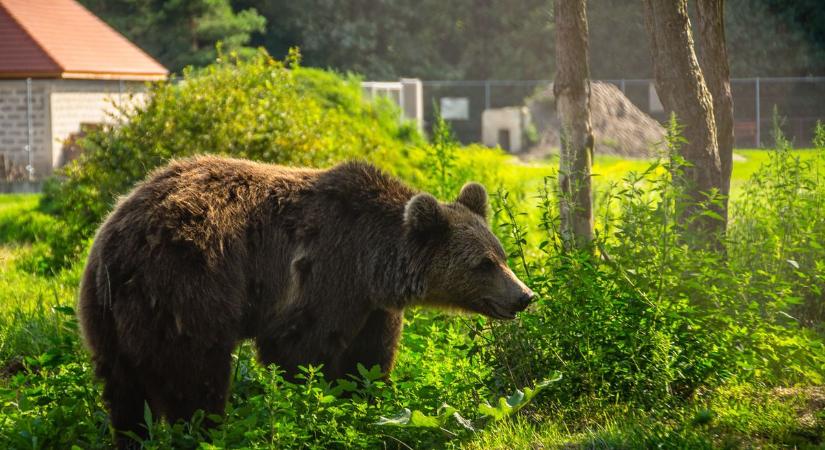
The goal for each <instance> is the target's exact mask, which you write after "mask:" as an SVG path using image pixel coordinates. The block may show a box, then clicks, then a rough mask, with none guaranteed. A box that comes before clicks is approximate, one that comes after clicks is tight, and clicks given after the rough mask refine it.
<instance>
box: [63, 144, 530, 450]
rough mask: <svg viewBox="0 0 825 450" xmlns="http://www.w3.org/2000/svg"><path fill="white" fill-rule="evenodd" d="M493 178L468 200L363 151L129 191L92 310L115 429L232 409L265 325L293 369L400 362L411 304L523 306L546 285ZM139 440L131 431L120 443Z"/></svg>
mask: <svg viewBox="0 0 825 450" xmlns="http://www.w3.org/2000/svg"><path fill="white" fill-rule="evenodd" d="M486 211H487V193H486V191H485V190H484V187H482V186H481V185H479V184H476V183H469V184H467V185H465V186H464V188H463V189H462V190H461V193H460V194H459V196H458V198H457V199H456V201H455V202H454V203H447V204H445V203H440V202H438V201H437V200H436V199H435V198H434V197H433V196H431V195H429V194H426V193H416V192H415V191H414V190H413V189H411V188H409V187H407V186H405V185H404V184H403V183H401V182H400V181H398V180H397V179H395V178H393V177H391V176H388V175H386V174H385V173H383V172H382V171H380V170H378V169H376V168H375V167H373V166H371V165H369V164H364V163H356V162H352V163H345V164H341V165H338V166H336V167H333V168H331V169H328V170H312V169H296V168H287V167H281V166H275V165H269V164H262V163H255V162H251V161H245V160H238V159H226V158H219V157H210V156H203V157H196V158H191V159H185V160H180V161H175V162H172V163H171V164H169V165H168V166H166V167H164V168H161V169H159V170H156V171H155V172H153V173H152V174H151V175H150V176H149V177H148V178H147V180H146V181H144V182H142V183H140V184H139V185H138V186H137V187H135V188H134V190H133V191H132V192H131V193H130V194H128V195H127V196H125V197H124V198H123V199H121V200H120V202H119V203H118V205H117V207H116V208H115V209H114V211H113V212H112V213H111V214H110V215H109V217H108V218H107V219H106V221H105V222H104V224H103V225H102V226H101V227H100V229H99V230H98V232H97V236H96V238H95V241H94V244H93V245H92V248H91V251H90V253H89V259H88V262H87V265H86V269H85V273H84V275H83V280H82V283H81V289H80V301H79V308H78V309H79V314H80V322H81V326H82V330H83V334H84V337H85V340H86V344H87V346H88V347H89V349H90V350H91V353H92V355H93V360H94V364H95V369H96V374H97V375H98V376H99V377H101V378H102V379H103V380H104V382H105V389H104V393H103V395H104V400H105V402H106V404H107V406H108V408H109V410H110V413H111V421H112V424H113V426H114V428H115V429H116V430H119V431H132V432H134V433H136V434H138V435H142V434H143V433H144V431H145V429H144V427H143V426H142V425H143V423H142V421H143V408H144V402H147V403H148V405H149V407H150V408H151V410H152V412H153V415H154V416H155V417H161V416H163V417H165V418H166V419H167V420H170V421H175V420H177V419H188V418H189V417H190V416H191V415H192V413H193V412H194V411H195V410H197V409H202V410H204V411H205V412H207V413H208V414H212V413H215V414H220V413H222V412H223V410H224V406H225V401H226V396H227V388H228V385H229V381H230V364H231V360H232V358H231V354H232V351H233V350H234V349H235V347H236V345H237V344H238V342H239V341H240V340H242V339H254V340H255V344H256V346H257V350H258V356H259V359H260V361H261V362H262V363H263V364H267V365H268V364H272V363H275V364H277V365H278V366H280V367H281V368H282V369H283V370H285V371H286V373H287V374H294V373H295V371H296V369H297V366H298V365H299V364H300V365H305V364H315V365H318V364H323V365H324V372H325V374H326V375H327V376H328V377H329V378H330V379H335V378H339V377H342V376H343V375H345V374H348V373H356V365H357V364H358V363H362V364H364V366H366V367H371V366H373V365H375V364H379V365H380V366H381V368H382V370H383V371H385V372H389V371H390V370H391V368H392V366H393V361H394V357H395V352H396V348H397V345H398V338H399V335H400V333H401V327H402V317H403V311H404V308H406V307H408V306H412V305H436V306H445V307H449V308H457V309H461V310H466V311H471V312H478V313H481V314H484V315H486V316H489V317H493V318H497V319H512V318H513V317H515V314H516V313H517V312H519V311H521V310H523V309H524V308H525V307H527V305H528V304H529V303H530V300H531V299H532V297H533V293H532V292H531V291H530V289H528V288H527V287H526V286H525V285H524V284H523V283H522V282H521V281H519V279H518V278H517V277H516V276H515V275H514V274H513V272H512V271H511V270H510V269H509V268H508V267H507V264H506V258H505V254H504V250H503V249H502V246H501V244H500V243H499V241H498V239H496V237H495V236H494V235H493V233H491V232H490V229H489V227H488V225H487V223H486V218H485V215H486ZM127 443H128V442H127V440H126V438H124V437H123V436H122V435H121V434H120V433H119V444H120V445H126V444H127Z"/></svg>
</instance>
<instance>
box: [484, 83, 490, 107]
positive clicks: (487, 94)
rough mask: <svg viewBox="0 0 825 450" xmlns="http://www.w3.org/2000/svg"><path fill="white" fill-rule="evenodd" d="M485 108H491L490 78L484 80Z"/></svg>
mask: <svg viewBox="0 0 825 450" xmlns="http://www.w3.org/2000/svg"><path fill="white" fill-rule="evenodd" d="M484 109H490V80H484Z"/></svg>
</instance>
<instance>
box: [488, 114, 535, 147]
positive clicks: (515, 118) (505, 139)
mask: <svg viewBox="0 0 825 450" xmlns="http://www.w3.org/2000/svg"><path fill="white" fill-rule="evenodd" d="M529 124H530V112H529V111H528V109H527V108H526V107H523V106H522V107H519V106H513V107H509V108H497V109H485V110H484V112H483V113H482V114H481V142H482V143H483V144H484V145H486V146H488V147H496V146H500V147H501V148H502V149H504V150H506V151H508V152H510V153H519V152H522V151H524V150H526V149H527V148H526V142H525V141H526V139H525V138H526V136H525V134H526V130H527V127H528V126H529Z"/></svg>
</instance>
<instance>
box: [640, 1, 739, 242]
mask: <svg viewBox="0 0 825 450" xmlns="http://www.w3.org/2000/svg"><path fill="white" fill-rule="evenodd" d="M644 4H645V25H646V26H647V29H648V33H649V35H650V41H651V46H650V47H651V55H652V59H653V72H654V74H655V76H656V92H657V93H658V94H659V98H660V99H661V101H662V105H663V106H664V107H665V109H666V110H668V111H672V112H674V113H675V114H676V117H677V119H678V120H679V121H680V123H681V124H682V125H683V126H684V131H683V134H684V138H685V139H686V140H687V142H686V143H685V144H684V145H682V146H681V148H680V149H679V151H680V153H681V156H682V157H683V158H684V159H685V160H686V161H687V163H688V165H687V166H685V167H682V168H681V171H682V174H681V176H680V175H679V174H678V173H677V174H674V175H675V176H674V183H677V184H678V185H681V187H682V188H683V189H684V193H685V194H687V195H686V198H685V199H684V200H682V201H681V202H680V219H681V220H682V222H683V223H685V222H687V224H688V226H689V231H691V234H692V235H694V237H699V238H700V239H704V240H705V241H706V242H707V238H710V240H711V241H715V239H714V237H721V234H720V232H724V229H725V222H724V220H718V219H715V218H713V217H711V216H710V215H697V213H698V212H699V211H700V209H699V204H700V203H702V202H705V201H706V200H707V196H706V193H709V192H710V191H712V190H714V189H716V190H718V191H720V192H721V191H722V167H721V161H720V159H719V150H718V146H717V140H716V123H715V122H714V115H713V99H712V98H711V95H710V91H709V90H708V88H707V86H706V85H705V81H704V77H703V76H702V71H701V69H700V68H699V63H698V62H697V59H696V53H695V51H694V45H693V36H692V34H691V31H690V20H689V19H688V13H687V0H644ZM710 209H711V210H713V211H714V212H716V213H717V214H719V215H721V216H722V217H724V210H723V209H722V208H720V207H718V206H713V207H711V208H710ZM708 235H709V236H708Z"/></svg>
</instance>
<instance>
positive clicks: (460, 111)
mask: <svg viewBox="0 0 825 450" xmlns="http://www.w3.org/2000/svg"><path fill="white" fill-rule="evenodd" d="M603 81H605V82H608V83H612V84H614V85H616V86H617V87H618V88H619V89H620V90H621V91H622V92H623V93H624V95H625V96H626V97H627V98H628V99H629V100H630V101H631V102H632V103H633V104H634V105H636V106H637V107H638V108H639V109H641V110H642V111H644V112H646V113H647V114H649V115H651V116H652V117H654V118H655V119H657V120H659V121H664V120H665V119H667V117H666V116H667V113H666V112H665V111H664V110H663V108H662V106H661V103H660V102H659V99H658V97H657V96H656V90H655V87H654V82H653V80H639V79H636V80H603ZM550 83H552V81H551V80H486V81H438V80H434V81H424V82H423V88H424V89H423V96H424V102H423V103H424V121H425V127H426V128H427V129H429V124H432V123H433V116H434V114H435V109H436V108H439V109H441V110H442V111H441V112H442V115H444V116H445V119H447V120H448V121H449V122H450V124H451V125H452V127H453V130H454V131H455V134H456V137H457V138H458V139H459V140H460V141H461V142H463V143H465V144H467V143H474V142H481V136H482V113H483V112H484V110H486V109H495V108H503V107H511V106H522V105H524V103H525V99H526V98H527V97H530V96H531V95H533V94H535V93H536V92H538V91H539V90H542V89H547V88H549V86H550ZM731 91H732V94H733V104H734V122H735V123H734V127H735V134H736V146H737V147H739V148H748V147H762V146H765V145H770V144H771V143H772V142H773V137H772V132H771V130H772V128H773V124H772V121H773V117H774V111H776V113H777V115H778V117H779V118H780V123H781V125H782V131H783V132H784V133H785V135H786V136H787V137H788V139H790V140H791V142H793V144H794V145H795V146H797V147H808V146H810V145H811V140H812V138H813V129H814V126H815V124H816V122H817V120H822V121H824V122H825V77H799V78H735V79H732V80H731Z"/></svg>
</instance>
